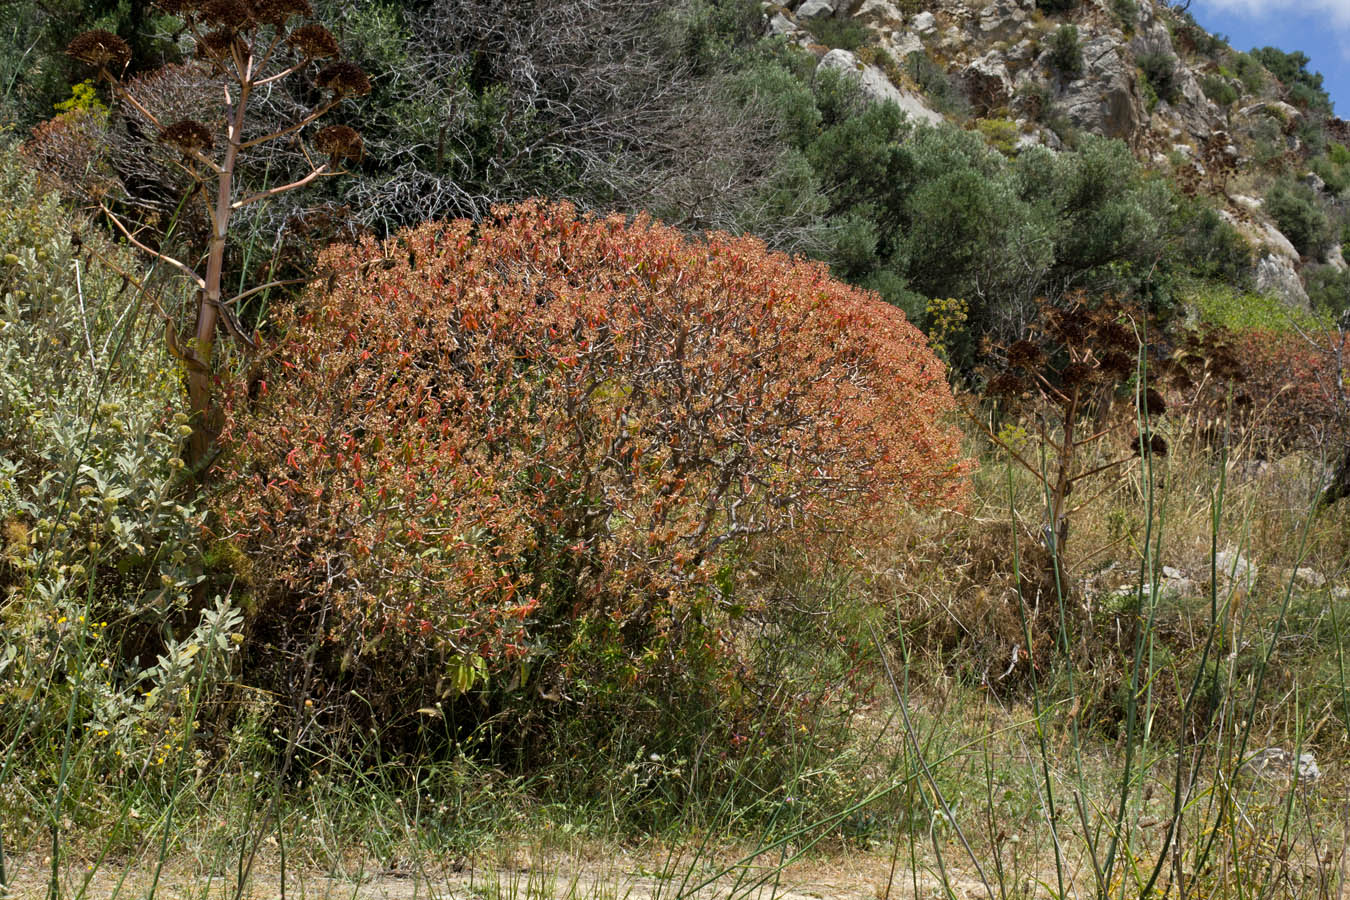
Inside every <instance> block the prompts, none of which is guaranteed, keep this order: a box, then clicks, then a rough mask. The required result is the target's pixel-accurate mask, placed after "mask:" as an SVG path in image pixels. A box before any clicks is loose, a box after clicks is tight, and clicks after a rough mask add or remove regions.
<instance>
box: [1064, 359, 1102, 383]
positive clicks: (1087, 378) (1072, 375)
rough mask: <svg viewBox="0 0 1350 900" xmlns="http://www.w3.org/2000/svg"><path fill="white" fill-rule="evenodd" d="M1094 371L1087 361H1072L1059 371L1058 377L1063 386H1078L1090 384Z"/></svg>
mask: <svg viewBox="0 0 1350 900" xmlns="http://www.w3.org/2000/svg"><path fill="white" fill-rule="evenodd" d="M1093 374H1094V372H1093V369H1092V366H1090V365H1088V364H1087V363H1081V362H1073V363H1069V364H1068V365H1067V366H1065V367H1064V370H1063V371H1062V372H1060V373H1059V379H1060V381H1061V382H1063V384H1064V386H1065V387H1070V388H1074V387H1079V386H1080V385H1085V384H1090V383H1091V382H1092V376H1093Z"/></svg>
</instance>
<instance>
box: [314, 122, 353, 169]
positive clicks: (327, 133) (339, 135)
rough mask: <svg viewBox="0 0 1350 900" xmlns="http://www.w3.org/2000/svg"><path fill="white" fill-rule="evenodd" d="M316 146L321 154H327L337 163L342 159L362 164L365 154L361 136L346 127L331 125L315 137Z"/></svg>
mask: <svg viewBox="0 0 1350 900" xmlns="http://www.w3.org/2000/svg"><path fill="white" fill-rule="evenodd" d="M314 146H315V147H317V148H318V149H319V152H320V153H327V154H328V155H329V156H330V157H331V158H332V160H333V162H335V163H336V162H337V161H338V160H342V159H345V160H350V161H351V162H360V160H361V155H362V154H363V153H364V152H365V145H364V143H363V142H362V141H361V135H359V134H357V133H356V130H355V129H353V128H348V127H347V126H346V125H329V126H328V127H327V128H323V129H321V130H320V131H319V133H318V134H316V135H314Z"/></svg>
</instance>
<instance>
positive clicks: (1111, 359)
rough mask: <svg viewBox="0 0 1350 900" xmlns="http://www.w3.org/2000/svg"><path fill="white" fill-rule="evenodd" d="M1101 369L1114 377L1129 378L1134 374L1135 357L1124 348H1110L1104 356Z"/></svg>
mask: <svg viewBox="0 0 1350 900" xmlns="http://www.w3.org/2000/svg"><path fill="white" fill-rule="evenodd" d="M1101 370H1102V372H1103V373H1105V374H1106V375H1109V376H1111V377H1112V378H1114V379H1118V380H1119V379H1124V378H1129V377H1130V376H1131V375H1133V374H1134V370H1135V359H1134V357H1133V356H1132V355H1131V354H1129V353H1126V352H1125V351H1124V350H1109V351H1107V352H1106V353H1105V354H1104V355H1103V356H1102V360H1101Z"/></svg>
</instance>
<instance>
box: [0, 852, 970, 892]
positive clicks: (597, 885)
mask: <svg viewBox="0 0 1350 900" xmlns="http://www.w3.org/2000/svg"><path fill="white" fill-rule="evenodd" d="M775 863H776V859H764V860H756V862H755V863H753V864H750V865H747V866H744V867H742V868H740V869H738V870H736V871H734V872H730V873H722V872H721V871H720V870H721V869H722V868H725V866H726V864H725V863H722V862H720V861H719V862H718V863H717V864H708V863H707V862H706V861H703V862H691V861H690V860H689V859H687V858H686V859H684V860H680V859H672V858H671V857H669V856H668V855H665V854H658V853H653V852H650V851H631V850H609V851H597V850H595V848H588V850H587V851H586V852H584V853H577V854H567V855H563V854H557V853H553V854H539V853H523V852H522V853H519V854H503V855H502V856H501V857H500V858H498V859H495V860H492V861H484V862H480V863H476V864H474V865H471V866H464V867H457V868H456V869H449V870H440V871H433V870H431V869H429V868H419V869H417V870H413V871H406V872H391V871H384V872H376V873H365V874H361V873H359V872H352V873H349V874H347V875H336V876H335V875H334V874H332V873H325V872H320V871H316V870H306V869H303V868H295V869H291V870H288V872H287V874H286V878H285V886H284V896H285V897H286V898H288V900H289V898H295V900H316V898H322V900H423V898H427V900H440V898H443V900H460V898H463V900H676V898H683V897H688V898H698V900H721V898H726V900H733V898H734V900H741V898H744V900H770V898H773V900H883V898H887V897H891V898H903V900H913V898H916V897H917V898H925V900H926V898H934V900H936V898H945V897H946V896H947V894H946V892H945V891H944V890H943V888H942V887H941V884H940V882H939V879H938V878H937V877H935V875H934V874H933V873H927V872H920V873H918V876H917V879H916V878H915V877H914V876H913V875H911V873H910V871H909V870H908V867H906V866H900V867H898V869H897V872H896V875H895V878H894V881H893V882H891V883H890V884H889V890H888V882H890V878H889V873H890V859H889V857H883V856H881V855H880V854H875V853H857V854H850V855H848V856H836V857H832V858H830V859H813V860H810V861H802V862H797V863H794V864H792V865H791V866H788V867H787V868H786V869H783V870H781V871H775V870H776V868H777V867H776V865H775ZM49 867H50V861H49V860H44V859H42V858H39V857H36V856H33V857H24V858H20V859H18V860H11V864H10V878H11V889H10V892H9V895H8V897H7V898H6V900H45V898H47V896H48V888H49V877H50V868H49ZM86 877H87V878H88V884H87V887H85V886H84V882H85V879H86ZM916 880H917V887H918V890H917V892H916V891H915V886H916ZM236 884H237V878H236V875H235V873H234V872H233V871H230V872H217V873H214V874H210V873H206V872H203V871H202V870H201V867H200V866H199V865H198V864H197V862H196V861H195V860H193V859H175V860H172V861H171V863H170V864H169V865H167V866H165V867H164V870H163V871H162V872H161V873H160V874H159V878H158V883H157V884H156V882H155V872H154V867H153V866H145V865H132V866H131V867H130V868H128V867H127V865H126V864H107V863H105V864H104V865H103V866H102V867H100V868H99V869H98V870H97V871H94V872H92V874H91V873H90V872H89V869H88V864H75V865H71V866H70V867H68V868H65V869H64V871H63V874H62V885H61V895H62V898H63V900H74V898H76V897H81V898H82V900H147V897H148V895H149V893H150V890H151V887H152V885H154V886H155V890H154V897H155V898H160V900H188V898H193V900H234V898H236V896H238V898H239V900H281V898H282V897H283V885H282V878H281V875H280V869H279V868H278V867H277V866H276V865H275V864H274V862H273V861H268V862H267V863H265V864H262V865H260V866H257V867H255V869H254V871H253V873H252V874H251V875H250V877H249V878H248V880H247V883H246V885H245V888H244V890H243V892H242V893H241V894H240V893H238V892H237V889H236ZM953 889H954V893H955V895H956V897H957V898H958V900H967V898H968V900H978V898H981V897H986V896H987V894H986V893H985V891H984V889H983V888H982V887H981V886H980V884H979V883H978V882H975V881H967V880H964V879H958V880H955V881H954V884H953Z"/></svg>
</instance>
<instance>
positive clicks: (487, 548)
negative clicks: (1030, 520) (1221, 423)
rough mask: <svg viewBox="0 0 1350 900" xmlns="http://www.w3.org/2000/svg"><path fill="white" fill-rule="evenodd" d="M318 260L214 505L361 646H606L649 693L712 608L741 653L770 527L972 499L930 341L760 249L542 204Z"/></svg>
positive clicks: (613, 668)
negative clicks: (747, 608)
mask: <svg viewBox="0 0 1350 900" xmlns="http://www.w3.org/2000/svg"><path fill="white" fill-rule="evenodd" d="M319 271H320V279H319V280H318V281H317V282H316V283H315V284H314V286H313V287H312V288H311V289H310V290H309V291H308V293H307V295H306V296H305V297H304V298H303V301H302V302H301V303H300V304H299V305H297V306H296V307H295V308H293V309H291V310H289V311H287V312H284V313H282V314H281V318H280V321H279V323H278V324H279V328H278V330H277V332H276V333H277V334H278V335H279V338H278V340H277V341H276V342H275V343H274V345H273V346H272V347H271V348H270V350H269V351H268V352H267V353H266V354H265V355H264V357H263V359H264V362H265V363H266V365H265V367H264V372H263V374H261V375H259V374H257V373H255V374H254V376H253V378H252V380H251V382H250V384H249V385H248V386H247V392H246V391H245V389H244V386H242V385H241V386H240V387H239V388H238V389H237V390H236V392H235V394H234V396H233V398H232V399H231V402H230V404H229V412H228V426H227V429H226V432H225V438H226V440H227V442H228V446H229V448H230V450H229V453H230V456H229V462H228V464H227V469H228V475H227V476H226V477H222V479H221V482H222V484H224V485H228V487H227V488H224V489H223V491H222V493H221V494H220V495H219V503H218V508H219V510H221V517H220V518H221V522H222V525H223V527H224V529H225V536H226V537H227V539H229V540H231V541H234V542H236V544H237V545H238V546H239V547H240V549H242V550H244V551H246V553H247V555H248V557H249V559H250V560H251V565H252V567H253V574H252V578H253V583H254V590H255V591H256V592H257V593H259V594H260V595H262V596H263V597H264V598H265V600H266V602H267V603H269V604H271V606H272V608H274V609H276V608H278V605H279V606H280V608H282V609H283V610H284V609H286V608H289V607H292V606H299V605H304V606H305V607H306V608H308V609H316V608H324V609H327V610H328V611H329V618H328V625H329V627H330V628H333V627H336V628H337V633H340V634H341V635H342V639H343V641H344V644H346V645H347V646H348V650H347V652H348V654H349V659H350V658H351V655H352V654H361V653H385V652H387V651H392V650H395V649H397V650H398V652H399V654H400V658H401V659H403V660H405V661H406V660H407V659H409V658H412V657H416V658H420V659H424V660H428V659H430V660H439V661H440V662H439V663H438V664H440V665H443V666H444V668H445V669H446V670H448V671H450V672H451V673H452V677H450V678H448V679H446V681H445V684H447V685H451V686H457V687H458V688H459V689H461V690H462V689H463V688H465V687H467V686H469V685H470V684H472V683H473V682H474V681H475V679H480V678H482V677H484V676H487V677H489V678H492V677H494V676H493V673H494V672H495V671H498V670H501V669H504V668H506V666H507V665H508V664H512V663H523V664H524V665H523V666H517V665H511V667H510V669H511V671H512V672H513V673H514V674H513V676H512V677H513V678H515V679H519V678H520V673H521V672H522V671H525V672H526V673H527V674H526V675H525V678H526V679H527V680H528V679H529V678H535V677H540V678H542V677H546V675H545V674H544V673H545V671H546V670H548V668H549V666H536V665H534V663H535V662H538V661H541V660H544V659H547V660H550V661H551V662H552V663H553V664H554V665H553V670H554V671H555V672H556V671H559V670H565V669H566V667H567V666H568V665H569V664H570V662H569V661H571V660H573V657H575V656H576V655H577V654H579V653H581V652H582V651H581V650H580V649H579V648H581V647H582V646H583V645H585V646H589V647H591V648H594V647H595V641H596V640H597V638H596V635H603V641H602V643H603V645H604V648H605V652H606V653H607V654H608V657H607V658H608V659H609V663H610V665H609V668H608V671H609V672H611V673H612V674H616V677H619V678H621V679H622V678H626V679H628V681H629V682H630V683H633V682H636V681H638V680H640V679H644V678H646V677H648V675H649V674H651V673H652V672H653V671H655V668H656V667H657V666H658V664H659V660H660V659H661V658H664V659H669V657H670V654H672V653H674V652H675V650H676V649H677V648H680V647H685V646H687V644H688V642H689V641H690V640H693V639H694V631H693V630H692V629H695V627H696V626H695V623H697V631H698V637H697V641H698V643H699V646H700V648H701V650H700V652H704V651H707V652H710V653H713V654H718V653H722V652H723V651H724V650H726V649H727V648H729V647H732V646H734V642H732V641H730V640H726V641H724V642H722V644H721V646H720V647H719V631H718V629H719V628H720V626H719V625H717V624H716V623H719V622H721V623H725V622H726V621H727V618H726V615H725V614H723V613H722V612H719V611H720V610H726V609H729V608H731V607H732V606H733V605H737V604H741V603H743V602H744V600H745V598H741V597H737V598H735V604H733V602H732V600H733V598H731V597H729V596H728V593H729V592H730V591H731V590H732V588H731V587H730V584H729V582H728V580H727V577H726V576H727V571H728V567H729V566H731V565H732V564H733V561H735V560H743V559H745V558H747V556H748V555H749V554H751V553H753V551H754V549H755V548H756V546H757V545H759V544H761V543H762V542H765V541H770V540H782V539H784V538H785V537H786V538H790V539H792V540H810V538H811V536H812V535H816V534H819V532H820V531H821V530H822V529H828V530H831V531H833V532H838V531H840V530H846V529H848V528H849V527H850V525H851V523H853V522H855V521H856V520H858V519H859V518H860V517H864V516H866V515H867V514H868V511H869V508H870V507H871V505H872V504H873V503H874V502H876V501H879V500H883V499H889V500H894V499H895V498H896V497H897V495H900V496H903V497H905V498H908V499H909V500H910V501H912V502H913V503H914V504H918V505H923V506H934V505H942V504H950V503H952V502H954V501H956V500H958V498H959V496H960V495H961V493H962V490H963V475H964V470H965V467H964V464H963V463H961V462H960V461H959V459H958V433H957V431H956V430H955V429H954V428H953V427H952V425H951V424H950V422H949V421H948V414H949V412H950V411H951V409H952V406H953V400H952V396H951V393H950V391H949V390H948V387H947V382H946V378H945V370H944V367H943V365H942V363H941V362H939V361H938V359H937V358H936V357H935V356H934V355H933V354H932V353H931V352H930V351H929V349H928V348H927V346H926V344H925V341H924V338H923V336H922V335H921V334H920V332H919V331H918V330H917V329H915V328H914V327H913V326H911V325H910V324H909V323H908V322H907V321H906V320H905V318H904V316H903V314H902V313H900V312H899V311H898V310H897V309H895V308H894V307H891V306H888V305H886V304H885V303H883V302H881V301H880V300H879V299H878V298H877V297H876V296H875V295H873V294H869V293H867V292H864V291H861V290H858V289H856V288H852V287H848V286H846V285H843V284H841V283H839V282H836V281H833V280H831V278H830V277H829V276H828V274H827V272H826V269H825V268H824V267H823V266H821V265H819V264H815V263H808V262H803V261H798V260H791V259H789V258H787V257H785V256H783V255H781V254H774V253H769V252H766V250H765V248H764V245H763V244H762V243H760V242H759V241H756V240H754V239H751V238H734V237H729V236H726V235H721V234H717V235H711V236H709V237H708V238H707V240H706V241H696V240H690V239H688V238H686V237H685V236H683V235H682V234H681V233H680V232H678V231H676V230H675V229H672V228H668V227H665V226H662V225H660V224H658V223H655V222H653V221H650V220H648V219H646V218H639V219H637V220H635V221H630V220H626V219H625V218H623V217H610V218H598V217H591V216H580V215H578V214H577V212H576V211H575V210H574V209H573V208H572V207H571V206H569V205H567V204H557V205H548V204H544V203H540V202H531V203H526V204H523V205H520V206H516V207H511V208H502V209H498V210H496V212H495V215H494V217H493V218H492V219H490V220H489V221H486V222H483V223H479V224H474V223H471V222H468V221H455V222H450V223H448V224H429V225H425V226H422V227H419V228H416V229H414V230H410V231H405V232H403V233H401V234H399V235H398V236H397V237H395V238H393V239H391V240H389V241H386V242H384V243H378V242H376V241H374V240H373V239H371V240H366V241H365V242H363V243H361V244H359V245H357V246H354V247H353V246H345V247H338V248H334V249H331V250H329V251H327V252H326V254H325V255H324V256H323V258H322V260H321V264H320V270H319ZM250 395H251V397H252V399H249V396H250ZM409 651H412V652H411V653H409ZM505 680H506V679H504V678H503V679H502V682H503V683H504V682H505ZM449 689H450V688H447V690H449ZM541 690H542V688H541Z"/></svg>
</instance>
